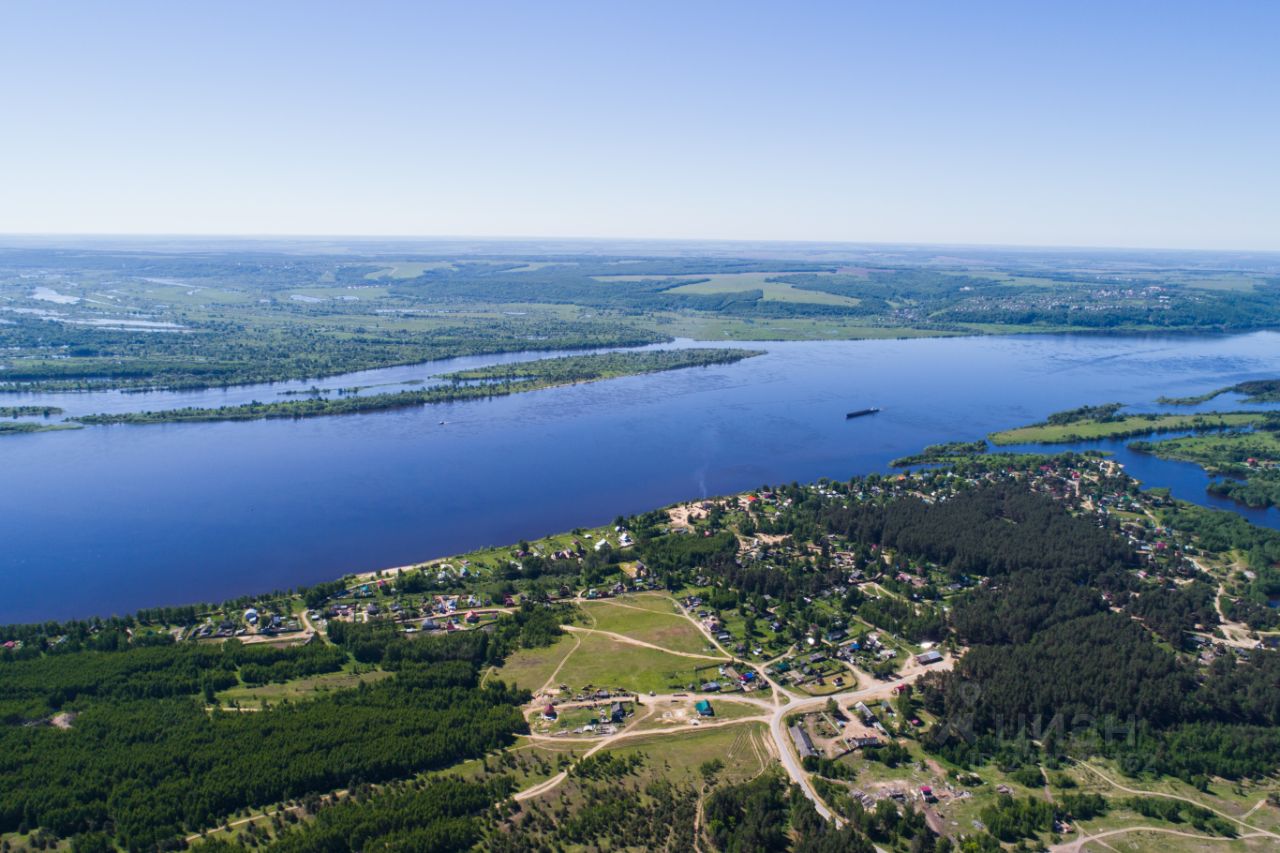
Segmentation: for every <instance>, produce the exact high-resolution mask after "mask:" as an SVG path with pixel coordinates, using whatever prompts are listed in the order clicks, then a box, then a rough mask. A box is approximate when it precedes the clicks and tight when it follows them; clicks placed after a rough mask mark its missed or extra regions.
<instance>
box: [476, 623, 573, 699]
mask: <svg viewBox="0 0 1280 853" xmlns="http://www.w3.org/2000/svg"><path fill="white" fill-rule="evenodd" d="M577 645H578V639H577V638H576V637H573V636H570V635H565V636H563V637H561V638H560V639H558V640H556V642H555V643H553V644H551V645H550V646H547V647H545V648H541V649H519V650H517V651H516V652H515V653H513V654H512V655H511V656H510V657H508V658H507V660H506V662H505V663H504V664H503V665H502V666H501V667H500V668H499V669H497V670H494V673H493V676H492V677H493V678H500V679H502V680H503V681H505V682H506V683H507V684H514V685H516V686H517V687H521V688H523V689H525V690H537V689H539V688H540V687H542V685H544V684H546V683H547V679H548V678H550V677H551V674H552V673H553V672H555V671H556V667H558V666H559V665H560V662H561V661H563V660H564V659H565V658H566V657H568V656H569V655H570V654H571V653H572V652H573V650H574V649H575V648H577Z"/></svg>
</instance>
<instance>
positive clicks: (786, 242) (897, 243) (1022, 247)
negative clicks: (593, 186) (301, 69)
mask: <svg viewBox="0 0 1280 853" xmlns="http://www.w3.org/2000/svg"><path fill="white" fill-rule="evenodd" d="M7 239H40V240H58V239H68V240H72V239H90V240H209V241H216V240H247V241H253V240H260V241H269V240H299V241H307V240H311V241H319V240H351V241H371V242H372V241H393V240H396V241H423V242H445V241H461V240H471V241H481V242H490V243H504V242H546V243H555V242H578V243H609V242H617V243H683V244H691V245H697V244H717V243H718V244H730V245H733V244H738V245H778V246H813V247H819V246H840V247H859V248H903V249H950V248H957V249H998V250H1013V251H1028V252H1032V251H1067V252H1177V253H1187V254H1212V253H1218V254H1223V253H1226V254H1261V255H1280V248H1276V249H1260V248H1203V247H1197V248H1185V247H1173V246H1129V245H1110V246H1105V245H1092V246H1091V245H1082V244H1076V243H965V242H956V241H936V242H931V241H903V240H867V241H859V240H819V239H812V240H809V239H805V240H801V239H785V238H749V237H602V236H565V235H557V236H551V235H519V234H509V235H481V234H341V233H287V232H281V233H259V234H242V233H234V232H110V231H65V232H64V231H7V232H0V241H4V240H7ZM0 248H3V247H0Z"/></svg>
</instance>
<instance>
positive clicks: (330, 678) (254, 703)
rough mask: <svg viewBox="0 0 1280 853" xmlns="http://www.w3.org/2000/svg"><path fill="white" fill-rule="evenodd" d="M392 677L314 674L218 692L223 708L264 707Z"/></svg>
mask: <svg viewBox="0 0 1280 853" xmlns="http://www.w3.org/2000/svg"><path fill="white" fill-rule="evenodd" d="M390 675H391V673H389V672H384V671H382V670H373V671H369V672H360V673H357V672H351V671H348V670H344V671H342V672H328V673H325V674H323V675H313V676H309V677H307V678H298V679H295V680H293V681H286V682H284V683H282V684H263V685H260V686H257V687H248V686H245V685H241V686H239V687H231V688H228V689H227V690H223V691H222V692H221V693H218V694H217V699H218V703H219V704H220V705H223V706H229V705H231V703H233V702H234V703H236V704H237V705H239V706H240V707H241V708H261V707H262V704H263V703H264V702H267V703H270V704H272V705H275V704H277V703H279V702H282V701H284V700H286V699H287V700H289V701H293V702H296V701H298V700H300V699H312V698H315V697H316V696H318V695H322V694H325V693H329V692H332V691H334V690H347V689H350V688H352V687H356V686H357V685H359V684H361V683H365V684H372V683H373V682H375V681H380V680H381V679H383V678H387V677H389V676H390Z"/></svg>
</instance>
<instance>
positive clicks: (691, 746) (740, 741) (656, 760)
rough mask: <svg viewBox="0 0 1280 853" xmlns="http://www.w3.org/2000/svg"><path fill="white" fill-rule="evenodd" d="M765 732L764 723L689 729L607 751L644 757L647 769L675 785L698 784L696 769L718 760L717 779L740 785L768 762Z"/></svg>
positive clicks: (626, 743) (632, 742)
mask: <svg viewBox="0 0 1280 853" xmlns="http://www.w3.org/2000/svg"><path fill="white" fill-rule="evenodd" d="M767 739H768V729H767V728H766V726H765V725H764V724H763V723H743V724H742V725H738V726H724V727H721V728H716V729H691V730H690V731H688V732H682V733H681V734H678V735H671V734H668V735H659V734H655V735H654V736H653V737H641V738H632V739H628V740H625V741H623V742H622V743H621V745H619V746H617V747H613V748H611V749H609V750H608V751H609V752H612V753H614V754H616V755H622V756H626V755H632V754H634V753H643V754H644V755H645V757H646V758H647V762H646V767H647V768H648V769H649V770H650V771H652V772H653V773H655V774H656V775H661V776H663V777H665V778H668V779H670V780H672V781H673V782H677V783H682V782H684V783H694V782H698V781H700V780H701V778H702V776H701V773H700V771H699V767H701V766H702V764H703V763H704V762H707V761H711V760H712V759H719V760H720V761H723V762H724V765H725V767H724V770H723V771H721V774H720V777H721V778H722V779H726V780H734V781H740V780H744V779H750V778H752V777H754V776H756V775H758V774H759V773H760V772H761V771H763V770H764V769H765V768H766V766H768V765H767V763H766V762H768V761H769V758H768V753H767V751H766V750H765V747H764V744H765V742H766V741H767Z"/></svg>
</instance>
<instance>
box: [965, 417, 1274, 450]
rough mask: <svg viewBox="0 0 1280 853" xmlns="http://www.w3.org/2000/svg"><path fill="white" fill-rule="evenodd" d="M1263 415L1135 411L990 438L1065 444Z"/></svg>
mask: <svg viewBox="0 0 1280 853" xmlns="http://www.w3.org/2000/svg"><path fill="white" fill-rule="evenodd" d="M1260 417H1261V416H1260V415H1258V414H1253V413H1249V412H1227V413H1225V414H1219V413H1208V414H1202V415H1157V416H1155V417H1144V416H1136V415H1135V416H1132V417H1127V418H1121V419H1119V420H1116V421H1095V420H1083V421H1077V422H1075V423H1069V424H1043V425H1038V426H1025V427H1019V428H1017V429H1007V430H1003V431H1001V432H996V433H992V434H991V436H990V438H991V443H992V444H996V445H1010V444H1061V443H1067V442H1073V441H1091V440H1096V439H1104V438H1126V437H1129V436H1135V435H1142V434H1144V433H1149V432H1172V431H1176V430H1184V429H1216V428H1221V427H1239V426H1248V425H1250V424H1253V423H1256V422H1257V421H1258V420H1259V419H1260Z"/></svg>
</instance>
